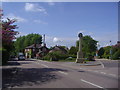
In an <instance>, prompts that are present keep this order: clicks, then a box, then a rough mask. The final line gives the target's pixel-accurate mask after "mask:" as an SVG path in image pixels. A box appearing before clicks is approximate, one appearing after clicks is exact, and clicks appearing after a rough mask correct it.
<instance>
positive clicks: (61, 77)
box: [2, 60, 120, 89]
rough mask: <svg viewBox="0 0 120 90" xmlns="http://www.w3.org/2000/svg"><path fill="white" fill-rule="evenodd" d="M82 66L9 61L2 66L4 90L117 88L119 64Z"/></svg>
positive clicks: (104, 61)
mask: <svg viewBox="0 0 120 90" xmlns="http://www.w3.org/2000/svg"><path fill="white" fill-rule="evenodd" d="M99 62H100V63H101V65H97V66H80V65H79V64H76V63H74V62H47V61H42V60H25V61H17V60H16V61H15V60H14V61H10V62H9V63H10V65H8V66H3V67H2V70H3V77H2V79H3V81H2V87H3V88H102V89H108V88H118V81H119V79H118V78H119V77H120V76H119V75H118V61H106V60H100V61H99Z"/></svg>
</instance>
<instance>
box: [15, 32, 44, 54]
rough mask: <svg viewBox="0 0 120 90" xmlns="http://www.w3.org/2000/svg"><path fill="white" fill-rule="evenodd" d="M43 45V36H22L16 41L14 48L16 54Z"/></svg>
mask: <svg viewBox="0 0 120 90" xmlns="http://www.w3.org/2000/svg"><path fill="white" fill-rule="evenodd" d="M34 43H36V44H42V36H41V35H40V34H33V33H32V34H28V35H26V36H20V37H19V38H17V39H16V41H15V43H14V46H15V49H16V52H23V51H24V49H25V47H27V46H30V45H32V44H34Z"/></svg>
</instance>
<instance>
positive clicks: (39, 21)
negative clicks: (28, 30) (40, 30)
mask: <svg viewBox="0 0 120 90" xmlns="http://www.w3.org/2000/svg"><path fill="white" fill-rule="evenodd" d="M33 22H35V23H40V24H48V23H47V22H44V21H41V20H34V21H33Z"/></svg>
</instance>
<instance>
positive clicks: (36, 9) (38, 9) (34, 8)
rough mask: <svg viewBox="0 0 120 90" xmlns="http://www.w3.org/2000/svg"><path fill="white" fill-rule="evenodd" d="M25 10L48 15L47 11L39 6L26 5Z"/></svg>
mask: <svg viewBox="0 0 120 90" xmlns="http://www.w3.org/2000/svg"><path fill="white" fill-rule="evenodd" d="M25 10H26V11H30V12H41V13H44V14H46V15H47V11H46V9H45V8H43V7H42V6H39V5H38V4H33V3H26V4H25Z"/></svg>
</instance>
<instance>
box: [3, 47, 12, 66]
mask: <svg viewBox="0 0 120 90" xmlns="http://www.w3.org/2000/svg"><path fill="white" fill-rule="evenodd" d="M9 56H10V55H9V52H8V51H7V50H6V49H2V65H5V64H7V61H8V59H9Z"/></svg>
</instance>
